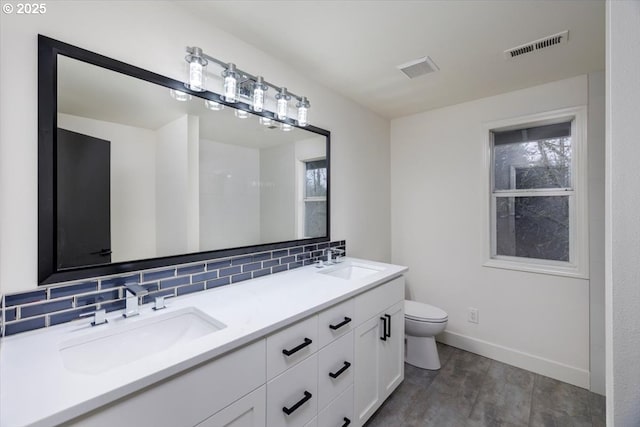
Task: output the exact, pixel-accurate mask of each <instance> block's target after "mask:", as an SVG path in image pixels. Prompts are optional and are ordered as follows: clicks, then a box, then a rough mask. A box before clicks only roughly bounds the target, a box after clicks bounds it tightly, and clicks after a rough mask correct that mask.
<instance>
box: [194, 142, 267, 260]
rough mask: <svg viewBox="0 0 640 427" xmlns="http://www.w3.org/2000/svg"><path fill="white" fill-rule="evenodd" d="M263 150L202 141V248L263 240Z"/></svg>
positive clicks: (224, 246) (254, 242) (233, 245)
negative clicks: (261, 193) (261, 236)
mask: <svg viewBox="0 0 640 427" xmlns="http://www.w3.org/2000/svg"><path fill="white" fill-rule="evenodd" d="M259 157H260V152H259V150H257V149H255V148H247V147H241V146H239V145H232V144H221V143H219V142H215V141H209V140H206V139H202V140H200V243H201V245H202V249H203V250H205V249H209V250H211V249H221V248H229V247H233V248H235V247H239V246H247V245H254V244H256V242H259V241H260V186H259V183H260V158H259Z"/></svg>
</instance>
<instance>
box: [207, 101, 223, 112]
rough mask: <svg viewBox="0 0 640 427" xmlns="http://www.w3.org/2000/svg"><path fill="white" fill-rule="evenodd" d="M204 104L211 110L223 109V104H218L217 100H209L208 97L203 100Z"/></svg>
mask: <svg viewBox="0 0 640 427" xmlns="http://www.w3.org/2000/svg"><path fill="white" fill-rule="evenodd" d="M204 106H205V107H207V108H208V109H209V110H213V111H220V110H223V109H224V105H222V104H220V103H219V102H216V101H211V100H208V99H205V100H204Z"/></svg>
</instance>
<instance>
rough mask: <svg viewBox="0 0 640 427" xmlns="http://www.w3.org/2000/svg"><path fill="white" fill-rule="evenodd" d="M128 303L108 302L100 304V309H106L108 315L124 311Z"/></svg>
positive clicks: (123, 301) (120, 301) (121, 301)
mask: <svg viewBox="0 0 640 427" xmlns="http://www.w3.org/2000/svg"><path fill="white" fill-rule="evenodd" d="M125 304H126V301H125V300H123V299H121V300H119V301H113V302H107V303H104V304H100V308H104V309H105V310H106V311H107V313H109V312H111V311H116V310H124V307H125Z"/></svg>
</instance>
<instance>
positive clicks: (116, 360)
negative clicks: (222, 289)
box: [59, 307, 226, 374]
mask: <svg viewBox="0 0 640 427" xmlns="http://www.w3.org/2000/svg"><path fill="white" fill-rule="evenodd" d="M150 316H151V317H150V318H149V319H144V320H139V321H136V322H131V323H129V324H127V322H126V320H124V319H123V320H122V322H123V324H122V325H118V326H111V325H107V326H105V329H102V330H100V329H101V328H102V326H97V327H96V330H95V332H93V331H92V333H89V334H87V335H84V336H82V337H78V338H74V339H70V340H67V341H64V342H62V343H61V344H60V348H59V349H60V355H61V356H62V362H63V364H64V367H65V368H67V369H68V370H69V371H72V372H77V373H81V374H100V373H103V372H106V371H108V370H110V369H113V368H116V367H119V366H122V365H126V364H127V363H131V362H133V361H136V360H138V359H142V358H143V357H147V356H150V355H153V354H156V353H159V352H161V351H163V350H166V349H169V348H171V347H174V346H176V345H180V344H184V343H187V342H189V341H192V340H194V339H196V338H199V337H202V336H205V335H208V334H211V333H213V332H216V331H219V330H221V329H224V328H226V325H225V324H223V323H221V322H219V321H218V320H216V319H214V318H212V317H210V316H208V315H206V314H204V313H203V312H202V311H200V310H198V309H196V308H193V307H187V308H183V309H180V310H177V311H173V312H167V313H163V314H155V313H154V314H150Z"/></svg>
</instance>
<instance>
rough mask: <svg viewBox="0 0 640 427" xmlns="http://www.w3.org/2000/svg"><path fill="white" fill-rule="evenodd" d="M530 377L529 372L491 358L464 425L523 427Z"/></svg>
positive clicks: (529, 408) (526, 416)
mask: <svg viewBox="0 0 640 427" xmlns="http://www.w3.org/2000/svg"><path fill="white" fill-rule="evenodd" d="M534 380H535V374H534V373H532V372H529V371H525V370H524V369H519V368H516V367H514V366H509V365H505V364H504V363H500V362H497V361H492V362H491V367H490V368H489V371H488V372H487V375H486V377H485V379H484V382H483V383H482V388H481V389H480V394H479V395H478V400H477V401H476V403H475V405H474V407H473V411H472V412H471V416H470V417H469V423H468V424H469V425H477V426H527V425H528V424H529V414H530V412H531V397H532V394H533V384H534Z"/></svg>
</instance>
